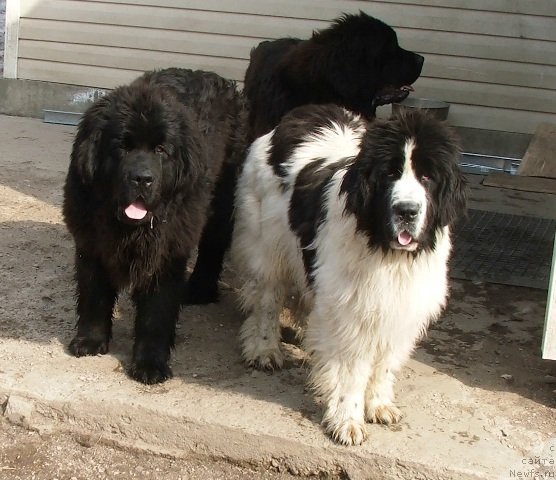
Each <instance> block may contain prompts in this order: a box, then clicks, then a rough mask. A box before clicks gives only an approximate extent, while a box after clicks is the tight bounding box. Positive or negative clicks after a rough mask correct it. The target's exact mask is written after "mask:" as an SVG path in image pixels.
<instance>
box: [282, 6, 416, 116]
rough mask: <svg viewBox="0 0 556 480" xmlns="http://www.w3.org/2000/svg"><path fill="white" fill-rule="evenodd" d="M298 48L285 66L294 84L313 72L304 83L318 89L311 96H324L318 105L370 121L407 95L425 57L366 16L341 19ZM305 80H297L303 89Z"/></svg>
mask: <svg viewBox="0 0 556 480" xmlns="http://www.w3.org/2000/svg"><path fill="white" fill-rule="evenodd" d="M296 49H297V50H298V52H296ZM296 49H293V50H292V51H291V53H290V57H289V58H288V62H287V64H286V65H285V74H286V75H289V74H288V71H291V75H289V79H290V81H291V82H293V83H295V82H296V79H295V76H298V77H299V78H300V79H301V78H304V79H306V78H307V75H302V71H303V70H304V69H305V70H310V74H309V76H311V75H312V76H315V77H319V78H313V80H314V81H313V82H306V84H307V83H308V84H310V88H312V89H315V88H317V91H314V92H313V93H312V94H311V95H312V96H313V97H318V96H321V97H322V98H321V99H319V101H318V103H324V102H332V103H336V104H340V105H342V106H345V107H346V108H348V109H349V110H352V111H355V112H358V113H362V114H363V115H365V116H366V117H368V118H369V117H373V116H374V115H375V110H376V107H377V106H379V105H385V104H387V103H392V102H397V101H400V100H403V99H404V98H405V97H407V95H408V94H409V92H410V91H411V90H412V89H413V88H412V87H411V85H412V84H413V83H414V82H415V81H416V80H417V78H419V75H420V74H421V69H422V67H423V62H424V58H423V57H422V56H421V55H418V54H417V53H413V52H410V51H408V50H404V49H403V48H401V47H400V46H399V44H398V38H397V35H396V32H395V31H394V30H393V29H392V28H391V27H390V26H388V25H387V24H385V23H384V22H382V21H380V20H378V19H376V18H373V17H371V16H369V15H367V14H365V13H363V12H360V13H359V14H358V15H353V14H345V15H343V16H342V17H340V18H339V19H337V20H336V21H335V22H334V23H333V25H332V26H331V27H329V28H326V29H324V30H320V31H317V32H315V33H314V34H313V36H312V38H311V39H310V40H308V41H306V42H302V43H301V44H299V45H298V46H297V47H296ZM298 62H299V63H298ZM292 63H293V65H292ZM303 82H304V80H302V81H301V82H298V84H299V86H300V88H302V87H303ZM318 84H320V86H317V85H318ZM307 103H308V102H307Z"/></svg>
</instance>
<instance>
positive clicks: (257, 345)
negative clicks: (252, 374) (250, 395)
mask: <svg viewBox="0 0 556 480" xmlns="http://www.w3.org/2000/svg"><path fill="white" fill-rule="evenodd" d="M242 297H243V298H244V299H245V302H244V303H245V304H247V303H249V304H252V305H251V308H248V306H247V305H246V307H247V309H248V311H250V315H249V317H248V318H247V320H245V322H243V325H242V326H241V330H240V334H239V336H240V340H241V345H242V351H243V358H244V359H245V361H246V362H247V364H248V365H249V366H251V367H256V368H260V369H262V370H274V368H281V367H282V365H283V363H284V354H283V353H282V350H281V348H280V321H279V320H280V312H281V310H282V307H283V300H284V292H283V288H282V287H280V286H276V287H270V286H267V287H261V286H260V284H259V285H257V283H256V282H255V281H250V282H249V284H248V285H246V286H245V287H244V288H243V290H242ZM253 299H258V301H257V300H253Z"/></svg>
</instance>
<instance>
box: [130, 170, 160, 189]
mask: <svg viewBox="0 0 556 480" xmlns="http://www.w3.org/2000/svg"><path fill="white" fill-rule="evenodd" d="M131 181H132V182H133V183H134V184H135V185H137V186H139V187H150V186H151V185H152V184H153V181H154V175H153V173H152V172H151V171H150V170H148V169H146V170H141V171H137V172H133V173H132V174H131Z"/></svg>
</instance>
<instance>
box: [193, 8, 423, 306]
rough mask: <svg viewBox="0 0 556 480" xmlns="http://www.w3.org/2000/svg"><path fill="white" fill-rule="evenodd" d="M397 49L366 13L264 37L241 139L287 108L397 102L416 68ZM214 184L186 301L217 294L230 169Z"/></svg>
mask: <svg viewBox="0 0 556 480" xmlns="http://www.w3.org/2000/svg"><path fill="white" fill-rule="evenodd" d="M423 61H424V59H423V57H422V56H421V55H418V54H416V53H413V52H410V51H408V50H404V49H403V48H401V47H400V46H399V44H398V39H397V36H396V32H395V31H394V30H393V29H392V28H391V27H389V26H388V25H386V24H385V23H384V22H382V21H380V20H378V19H376V18H373V17H370V16H369V15H366V14H365V13H362V12H360V13H359V14H356V15H354V14H346V15H344V16H342V17H340V18H339V19H337V20H335V21H334V22H333V24H332V26H330V27H329V28H326V29H324V30H321V31H317V32H315V33H314V34H313V36H312V38H310V39H308V40H300V39H297V38H282V39H278V40H271V41H265V42H262V43H261V44H259V45H258V46H257V47H256V48H254V49H253V50H252V51H251V60H250V63H249V67H248V68H247V72H246V74H245V88H244V90H243V91H244V93H245V96H246V99H247V103H248V106H249V117H248V125H247V142H252V141H253V140H254V139H255V138H257V137H259V136H261V135H263V134H265V133H268V132H269V131H270V130H272V129H273V128H274V127H275V126H276V125H277V124H278V122H279V121H280V119H281V118H282V117H283V116H284V115H285V114H286V113H287V112H289V111H290V110H291V109H293V108H294V107H298V106H301V105H307V104H323V103H334V104H337V105H341V106H343V107H345V108H347V109H349V110H352V111H354V112H356V113H359V114H361V115H363V116H364V117H366V118H368V119H370V118H373V117H374V115H375V111H376V108H377V106H379V105H384V104H388V103H392V102H396V101H401V100H403V99H404V98H405V97H406V96H407V95H408V94H409V92H410V91H411V90H412V87H411V84H412V83H414V82H415V81H416V80H417V78H419V75H420V74H421V69H422V67H423ZM227 170H228V173H229V175H228V176H227V177H226V178H227V180H225V181H222V182H221V184H219V185H218V186H217V193H216V194H215V201H216V202H217V203H218V205H217V207H218V209H217V210H215V212H216V213H217V214H218V216H219V223H216V222H211V221H209V223H208V225H207V230H206V233H205V234H203V237H202V239H201V243H200V245H199V255H198V257H197V263H196V265H195V269H194V270H193V273H192V275H191V277H190V280H189V287H188V295H187V303H193V304H203V303H209V302H214V301H216V300H217V298H218V287H217V282H218V277H219V276H220V272H221V270H222V262H223V259H224V254H225V252H226V250H227V248H228V246H229V242H230V237H231V236H232V228H233V221H232V219H231V217H232V205H233V197H234V188H233V187H234V184H235V181H236V176H237V170H238V168H236V166H234V164H230V165H229V168H228V169H227Z"/></svg>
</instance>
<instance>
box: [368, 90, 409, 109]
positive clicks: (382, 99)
mask: <svg viewBox="0 0 556 480" xmlns="http://www.w3.org/2000/svg"><path fill="white" fill-rule="evenodd" d="M413 91H415V89H414V88H413V86H411V85H402V86H401V87H395V86H394V85H387V86H386V87H384V88H383V89H382V90H380V91H379V92H378V93H377V94H376V95H375V97H374V98H373V106H374V107H379V106H381V105H388V104H389V103H397V102H401V101H402V100H404V99H405V98H407V96H408V95H409V94H410V93H411V92H413Z"/></svg>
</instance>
